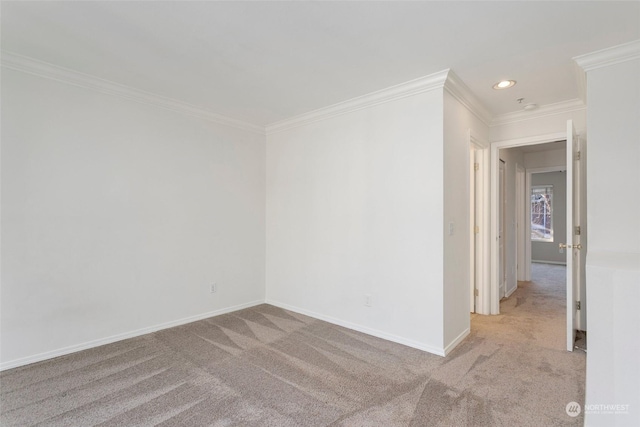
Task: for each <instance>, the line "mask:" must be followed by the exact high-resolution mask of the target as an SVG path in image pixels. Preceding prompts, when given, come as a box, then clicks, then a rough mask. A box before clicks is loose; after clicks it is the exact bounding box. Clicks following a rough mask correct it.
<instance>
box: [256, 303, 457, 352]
mask: <svg viewBox="0 0 640 427" xmlns="http://www.w3.org/2000/svg"><path fill="white" fill-rule="evenodd" d="M265 303H266V304H271V305H274V306H276V307H280V308H283V309H285V310H289V311H293V312H294V313H299V314H304V315H305V316H309V317H313V318H314V319H318V320H323V321H325V322H329V323H332V324H334V325H338V326H342V327H345V328H347V329H352V330H354V331H358V332H362V333H364V334H367V335H371V336H374V337H377V338H382V339H384V340H387V341H391V342H395V343H398V344H402V345H406V346H407V347H412V348H416V349H418V350H422V351H426V352H427V353H432V354H435V355H438V356H444V355H445V353H446V352H445V349H444V348H438V347H434V346H430V345H426V344H423V343H420V342H418V341H414V340H410V339H407V338H404V337H400V336H397V335H393V334H389V333H387V332H383V331H379V330H377V329H372V328H369V327H366V326H362V325H358V324H357V323H352V322H348V321H345V320H341V319H336V318H335V317H331V316H325V315H324V314H320V313H316V312H313V311H309V310H305V309H303V308H299V307H295V306H292V305H289V304H284V303H281V302H279V301H274V300H270V299H267V300H266V301H265ZM467 333H468V331H467ZM463 338H464V337H463Z"/></svg>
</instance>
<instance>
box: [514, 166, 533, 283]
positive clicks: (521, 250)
mask: <svg viewBox="0 0 640 427" xmlns="http://www.w3.org/2000/svg"><path fill="white" fill-rule="evenodd" d="M526 177H527V171H526V169H525V168H524V166H523V165H521V164H520V163H516V252H517V256H516V282H518V281H525V280H530V278H529V279H528V278H527V259H529V260H531V256H530V254H529V251H528V250H527V249H528V248H530V247H531V246H527V231H528V230H529V227H527V224H530V223H531V221H529V222H527V215H526V213H525V210H526V209H525V206H527V195H528V194H529V191H527V189H528V188H529V187H527V178H526ZM529 234H531V233H529ZM529 238H531V236H529ZM517 288H518V286H517V285H516V287H515V289H517Z"/></svg>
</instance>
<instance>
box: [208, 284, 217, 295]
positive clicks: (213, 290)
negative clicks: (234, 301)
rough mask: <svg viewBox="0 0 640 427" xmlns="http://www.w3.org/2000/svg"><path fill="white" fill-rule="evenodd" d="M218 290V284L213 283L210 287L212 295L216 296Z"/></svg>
mask: <svg viewBox="0 0 640 427" xmlns="http://www.w3.org/2000/svg"><path fill="white" fill-rule="evenodd" d="M217 290H218V284H217V283H212V284H211V286H210V287H209V292H211V293H212V294H215V293H216V291H217Z"/></svg>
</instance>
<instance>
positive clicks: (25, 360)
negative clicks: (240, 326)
mask: <svg viewBox="0 0 640 427" xmlns="http://www.w3.org/2000/svg"><path fill="white" fill-rule="evenodd" d="M260 304H264V301H252V302H249V303H246V304H239V305H235V306H232V307H227V308H222V309H219V310H214V311H210V312H208V313H202V314H197V315H195V316H190V317H185V318H183V319H178V320H172V321H170V322H165V323H161V324H159V325H154V326H149V327H146V328H142V329H137V330H135V331H131V332H125V333H122V334H117V335H112V336H110V337H106V338H100V339H97V340H92V341H87V342H85V343H82V344H75V345H71V346H69V347H63V348H60V349H57V350H52V351H47V352H44V353H39V354H35V355H33V356H27V357H22V358H20V359H15V360H10V361H8V362H2V363H0V371H4V370H7V369H12V368H17V367H19V366H24V365H29V364H31V363H35V362H41V361H43V360H47V359H53V358H54V357H59V356H64V355H67V354H71V353H76V352H78V351H82V350H87V349H90V348H95V347H100V346H102V345H105V344H111V343H114V342H117V341H122V340H126V339H129V338H135V337H139V336H141V335H146V334H150V333H152V332H156V331H160V330H163V329H168V328H173V327H175V326H180V325H185V324H187V323H191V322H196V321H198V320H202V319H208V318H209V317H214V316H219V315H221V314H226V313H231V312H233V311H238V310H242V309H245V308H249V307H254V306H256V305H260Z"/></svg>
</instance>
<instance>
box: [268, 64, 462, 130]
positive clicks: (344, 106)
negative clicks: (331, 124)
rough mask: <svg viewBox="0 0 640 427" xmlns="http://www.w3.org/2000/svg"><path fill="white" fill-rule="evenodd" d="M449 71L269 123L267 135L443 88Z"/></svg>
mask: <svg viewBox="0 0 640 427" xmlns="http://www.w3.org/2000/svg"><path fill="white" fill-rule="evenodd" d="M448 74H449V70H448V69H447V70H444V71H440V72H438V73H434V74H430V75H428V76H425V77H420V78H417V79H414V80H410V81H408V82H406V83H402V84H399V85H395V86H391V87H388V88H386V89H382V90H378V91H375V92H371V93H369V94H366V95H363V96H359V97H356V98H352V99H349V100H347V101H343V102H339V103H337V104H334V105H330V106H328V107H324V108H320V109H318V110H314V111H310V112H308V113H304V114H300V115H298V116H294V117H291V118H289V119H285V120H282V121H279V122H275V123H271V124H269V125H267V127H266V133H267V135H269V134H273V133H276V132H282V131H285V130H289V129H293V128H296V127H299V126H304V125H308V124H310V123H314V122H317V121H320V120H326V119H328V118H331V117H336V116H340V115H343V114H348V113H351V112H354V111H358V110H362V109H364V108H369V107H372V106H374V105H378V104H384V103H387V102H392V101H395V100H397V99H401V98H406V97H408V96H413V95H417V94H420V93H424V92H430V91H432V90H436V89H441V88H443V87H444V84H445V80H446V79H447V75H448Z"/></svg>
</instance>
